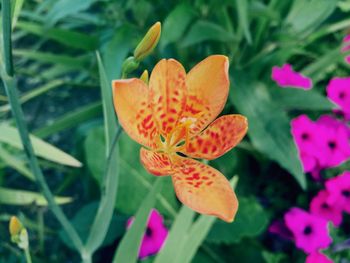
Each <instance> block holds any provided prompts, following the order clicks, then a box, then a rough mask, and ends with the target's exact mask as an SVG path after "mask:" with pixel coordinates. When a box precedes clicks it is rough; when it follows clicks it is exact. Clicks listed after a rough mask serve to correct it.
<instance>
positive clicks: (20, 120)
mask: <svg viewBox="0 0 350 263" xmlns="http://www.w3.org/2000/svg"><path fill="white" fill-rule="evenodd" d="M10 4H11V1H9V0H2V8H3V10H2V23H3V41H4V42H3V45H4V54H3V58H4V61H5V69H6V72H5V71H4V70H3V68H1V67H0V74H1V78H2V81H3V83H4V87H5V91H6V94H7V97H8V99H9V103H10V105H11V110H12V114H13V117H14V119H15V121H16V125H17V128H18V131H19V135H20V138H21V141H22V144H23V149H24V152H25V153H26V156H27V158H28V160H29V165H30V168H31V170H32V172H33V174H34V175H35V177H36V180H37V183H38V185H39V187H40V188H41V191H42V192H43V194H44V197H45V198H46V200H47V202H48V205H49V208H50V209H51V211H52V212H53V213H54V215H55V216H56V218H57V220H58V221H59V222H60V223H61V225H62V227H63V229H64V230H65V231H66V233H67V235H68V237H69V238H70V239H71V241H72V243H73V245H74V246H75V248H76V249H77V250H78V251H79V252H81V251H82V250H83V243H82V241H81V239H80V237H79V235H78V233H77V232H76V230H75V229H74V228H73V226H72V225H71V224H70V222H69V220H68V219H67V217H66V216H65V214H64V213H63V211H62V209H61V208H60V207H59V206H58V205H57V204H56V202H55V199H54V196H53V194H52V193H51V191H50V189H49V187H48V185H47V183H46V180H45V177H44V175H43V173H42V171H41V169H40V166H39V163H38V159H37V158H36V156H35V154H34V150H33V145H32V143H31V141H30V139H29V133H28V128H27V125H26V123H25V121H24V114H23V112H22V108H21V105H20V102H19V98H18V91H17V84H16V82H15V80H14V79H13V77H12V75H13V72H11V65H12V55H11V54H12V50H11V43H10V42H11V5H10ZM8 28H10V30H8ZM6 61H7V62H6Z"/></svg>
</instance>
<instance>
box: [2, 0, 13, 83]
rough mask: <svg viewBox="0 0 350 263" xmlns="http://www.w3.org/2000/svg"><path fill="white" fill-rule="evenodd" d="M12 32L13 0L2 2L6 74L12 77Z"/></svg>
mask: <svg viewBox="0 0 350 263" xmlns="http://www.w3.org/2000/svg"><path fill="white" fill-rule="evenodd" d="M11 31H12V28H11V0H2V32H3V56H4V62H5V70H6V73H7V74H8V75H9V76H11V77H12V76H13V62H12V42H11Z"/></svg>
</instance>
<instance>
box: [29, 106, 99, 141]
mask: <svg viewBox="0 0 350 263" xmlns="http://www.w3.org/2000/svg"><path fill="white" fill-rule="evenodd" d="M101 112H102V105H101V102H99V101H98V102H94V103H91V104H89V105H86V106H84V107H81V108H79V109H77V110H75V111H73V112H69V113H67V114H66V115H64V116H62V117H60V118H58V119H57V120H56V121H55V122H54V123H52V124H49V125H47V126H45V127H42V128H40V129H38V130H36V131H34V132H33V133H34V135H36V136H38V137H40V138H45V137H48V136H50V135H51V134H54V133H57V132H60V131H63V130H66V129H69V128H72V127H75V126H77V125H78V124H79V123H83V122H85V121H86V120H89V119H92V118H94V117H97V116H99V115H100V114H101ZM77 120H78V121H79V123H77Z"/></svg>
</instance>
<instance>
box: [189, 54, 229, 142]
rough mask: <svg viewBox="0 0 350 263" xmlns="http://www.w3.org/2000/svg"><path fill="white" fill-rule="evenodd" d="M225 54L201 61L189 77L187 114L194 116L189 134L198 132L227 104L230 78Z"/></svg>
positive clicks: (191, 117)
mask: <svg viewBox="0 0 350 263" xmlns="http://www.w3.org/2000/svg"><path fill="white" fill-rule="evenodd" d="M228 67H229V62H228V58H227V57H226V56H222V55H213V56H210V57H207V58H206V59H204V60H203V61H201V62H200V63H198V64H197V65H196V66H195V67H194V68H193V69H192V70H191V71H190V72H189V73H188V74H187V77H186V83H187V88H188V97H187V101H186V109H185V112H184V114H183V116H184V117H189V118H190V119H193V120H195V122H194V123H193V125H191V126H190V134H192V135H193V134H198V133H199V132H201V131H202V130H203V129H204V128H205V127H206V126H208V124H209V123H211V122H212V121H213V120H214V119H215V118H216V117H217V116H218V115H219V113H220V112H221V111H222V109H223V108H224V106H225V103H226V100H227V96H228V91H229V86H230V81H229V76H228Z"/></svg>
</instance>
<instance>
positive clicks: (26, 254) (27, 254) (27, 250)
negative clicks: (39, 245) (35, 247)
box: [24, 247, 32, 263]
mask: <svg viewBox="0 0 350 263" xmlns="http://www.w3.org/2000/svg"><path fill="white" fill-rule="evenodd" d="M24 254H25V256H26V261H27V263H32V258H31V256H30V252H29V247H28V248H26V249H25V250H24Z"/></svg>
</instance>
